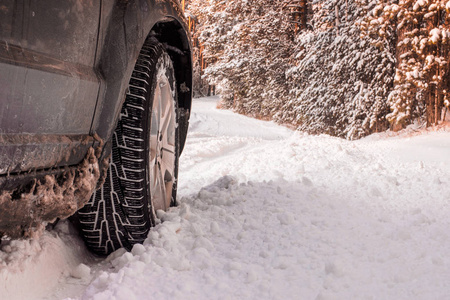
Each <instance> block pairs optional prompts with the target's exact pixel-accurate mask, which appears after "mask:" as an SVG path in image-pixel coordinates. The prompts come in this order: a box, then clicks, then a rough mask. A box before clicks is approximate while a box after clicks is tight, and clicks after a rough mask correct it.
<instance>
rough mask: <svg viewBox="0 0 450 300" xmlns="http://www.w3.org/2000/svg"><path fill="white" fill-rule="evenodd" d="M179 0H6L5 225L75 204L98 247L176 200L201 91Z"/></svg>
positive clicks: (2, 41)
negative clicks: (196, 90)
mask: <svg viewBox="0 0 450 300" xmlns="http://www.w3.org/2000/svg"><path fill="white" fill-rule="evenodd" d="M191 47H192V45H191V38H190V35H189V30H188V27H187V24H186V20H185V17H184V13H183V8H182V7H181V4H180V3H179V2H178V1H176V0H134V1H133V0H116V1H113V0H86V1H81V0H65V1H61V0H46V1H38V0H30V1H24V0H3V1H1V2H0V236H1V237H2V239H8V238H27V237H33V236H35V235H36V234H38V233H39V232H41V231H42V230H43V228H45V226H46V225H47V224H49V223H52V222H55V220H59V219H65V218H68V217H70V216H72V218H73V219H74V220H75V222H76V223H77V224H78V226H79V228H80V232H81V235H82V236H83V238H84V240H85V242H86V245H87V247H88V248H89V249H90V250H91V251H93V252H94V253H97V254H102V255H105V254H108V253H111V252H112V251H115V250H116V249H119V248H122V247H124V248H127V249H131V248H132V247H133V245H134V244H136V243H142V242H143V241H144V240H145V238H146V237H147V235H148V232H149V230H150V228H151V226H153V225H155V222H157V219H156V212H157V211H158V210H167V209H168V208H169V207H170V206H173V205H175V204H176V193H177V180H178V159H179V155H180V153H181V151H182V150H183V147H184V144H185V140H186V135H187V129H188V124H189V115H190V110H191V102H192V52H191Z"/></svg>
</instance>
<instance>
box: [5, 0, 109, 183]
mask: <svg viewBox="0 0 450 300" xmlns="http://www.w3.org/2000/svg"><path fill="white" fill-rule="evenodd" d="M100 10H101V1H100V0H63V1H62V0H0V175H1V174H6V173H14V172H21V171H29V170H32V169H43V168H50V167H54V166H58V165H71V164H76V163H78V162H79V161H80V160H81V159H82V158H83V156H84V155H85V153H86V150H87V148H88V147H89V144H90V140H91V139H89V134H90V132H89V131H90V128H91V124H92V118H93V115H94V111H95V106H96V101H97V97H98V91H99V82H100V80H99V76H98V75H97V74H96V72H95V59H96V58H95V54H96V47H97V39H98V28H99V19H100Z"/></svg>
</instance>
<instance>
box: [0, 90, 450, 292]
mask: <svg viewBox="0 0 450 300" xmlns="http://www.w3.org/2000/svg"><path fill="white" fill-rule="evenodd" d="M216 104H217V98H201V99H196V100H195V101H194V104H193V109H192V117H191V126H190V132H189V136H188V139H187V144H186V147H185V150H184V152H183V155H182V157H181V159H180V173H179V177H180V178H179V197H178V199H179V206H178V207H176V208H172V209H171V210H170V211H169V212H165V213H164V212H162V211H160V212H159V213H158V216H159V218H160V220H161V221H162V222H161V223H160V224H159V225H157V226H156V227H155V228H153V229H152V230H151V232H150V234H149V237H148V239H147V240H146V241H145V243H144V245H136V246H135V247H134V248H133V250H132V251H131V252H126V251H124V250H118V251H116V252H115V253H113V254H112V255H110V256H109V257H108V258H106V259H99V258H95V257H93V256H92V255H90V254H88V253H87V250H86V249H85V248H84V246H83V245H82V242H81V241H80V240H79V238H78V237H77V234H76V232H75V231H74V229H73V227H72V226H71V224H69V223H68V222H60V223H59V224H58V225H57V226H56V228H55V229H53V230H50V231H47V232H46V233H45V234H44V235H43V236H42V237H41V238H40V239H38V240H34V241H12V242H5V241H4V242H2V245H1V249H2V251H0V278H1V280H0V295H1V296H0V298H2V299H3V297H6V298H4V299H30V298H41V299H64V298H71V299H97V300H101V299H127V300H129V299H448V297H449V295H450V282H449V280H448V278H450V259H449V257H448V249H450V231H449V228H450V219H449V218H448V216H449V215H450V206H449V203H450V131H449V130H448V129H446V128H448V127H441V128H439V129H433V130H423V129H422V130H416V129H414V128H409V129H407V130H405V131H403V132H402V133H395V134H394V133H389V132H388V133H382V134H375V135H371V136H369V137H366V138H364V139H361V140H358V141H347V140H342V139H339V138H334V137H330V136H326V135H320V136H311V135H307V134H303V133H300V132H295V131H291V130H289V129H287V128H284V127H280V126H278V125H275V124H274V123H270V122H264V121H260V120H255V119H250V118H248V117H245V116H241V115H237V114H234V113H232V112H230V111H225V110H218V109H216Z"/></svg>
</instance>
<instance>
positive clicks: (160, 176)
mask: <svg viewBox="0 0 450 300" xmlns="http://www.w3.org/2000/svg"><path fill="white" fill-rule="evenodd" d="M176 99H177V97H176V82H175V76H174V68H173V65H172V61H171V59H170V57H169V55H168V54H167V52H166V50H165V49H164V47H163V46H162V45H161V44H160V43H159V42H158V41H157V40H156V39H155V38H149V39H147V41H146V42H145V44H144V46H143V48H142V50H141V52H140V54H139V57H138V60H137V62H136V65H135V68H134V71H133V74H132V77H131V79H130V83H129V89H128V92H127V95H126V99H125V102H124V104H123V107H122V110H121V113H120V117H119V121H118V124H117V127H116V129H115V132H114V134H113V137H112V155H111V158H110V165H109V169H108V171H107V176H106V180H105V183H104V184H103V185H102V186H101V188H100V189H98V190H97V191H96V192H95V193H94V195H93V196H92V197H91V199H90V201H89V202H88V203H87V204H86V205H85V206H84V207H83V208H82V209H81V210H79V211H78V219H79V225H80V227H81V234H82V236H83V238H84V240H85V242H86V245H87V247H88V248H89V249H90V250H91V251H92V252H94V253H96V254H99V255H106V254H109V253H111V252H113V251H115V250H117V249H119V248H122V247H123V248H126V249H128V250H131V248H132V247H133V245H134V244H136V243H142V242H143V241H144V240H145V239H146V238H147V235H148V232H149V230H150V228H151V227H152V226H154V225H155V223H156V214H155V212H156V211H157V210H159V209H161V210H167V209H168V208H169V206H173V205H175V204H176V192H177V177H178V157H179V150H180V138H179V128H178V125H177V123H178V119H179V110H178V106H177V101H176Z"/></svg>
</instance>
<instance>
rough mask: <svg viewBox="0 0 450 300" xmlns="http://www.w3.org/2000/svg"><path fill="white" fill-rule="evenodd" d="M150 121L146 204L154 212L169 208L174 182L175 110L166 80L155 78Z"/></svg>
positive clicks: (162, 77)
mask: <svg viewBox="0 0 450 300" xmlns="http://www.w3.org/2000/svg"><path fill="white" fill-rule="evenodd" d="M158 77H160V78H158V80H157V83H156V88H155V94H154V98H153V104H152V111H151V119H150V124H151V125H150V166H149V167H150V170H149V172H150V200H151V203H152V205H153V207H154V209H155V211H156V210H158V209H163V210H166V209H167V208H169V206H170V202H171V198H172V188H173V184H174V180H175V130H176V128H175V126H176V125H175V106H174V98H173V94H172V90H171V88H170V84H169V80H168V79H167V77H166V76H165V75H162V76H158Z"/></svg>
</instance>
